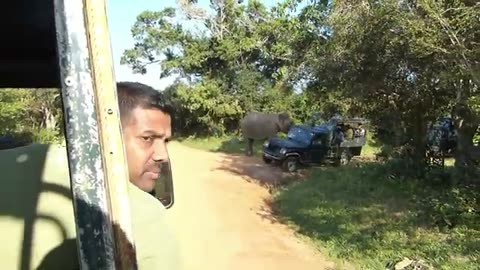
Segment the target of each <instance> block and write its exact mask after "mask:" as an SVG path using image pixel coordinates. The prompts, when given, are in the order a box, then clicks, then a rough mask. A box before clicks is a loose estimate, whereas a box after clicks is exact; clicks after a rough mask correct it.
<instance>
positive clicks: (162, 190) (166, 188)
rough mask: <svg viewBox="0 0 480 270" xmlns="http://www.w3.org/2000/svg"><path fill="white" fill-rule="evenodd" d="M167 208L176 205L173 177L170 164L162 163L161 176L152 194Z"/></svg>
mask: <svg viewBox="0 0 480 270" xmlns="http://www.w3.org/2000/svg"><path fill="white" fill-rule="evenodd" d="M151 195H153V196H154V197H155V198H157V199H158V200H159V201H160V202H161V203H162V204H163V205H164V206H165V208H167V209H168V208H170V207H172V205H173V203H174V192H173V176H172V167H171V165H170V162H164V163H162V167H161V172H160V176H159V178H158V180H157V182H156V183H155V189H154V191H153V192H152V193H151Z"/></svg>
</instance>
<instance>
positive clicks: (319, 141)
mask: <svg viewBox="0 0 480 270" xmlns="http://www.w3.org/2000/svg"><path fill="white" fill-rule="evenodd" d="M326 143H327V140H326V137H325V135H324V134H315V135H314V136H313V138H312V143H311V145H310V151H309V152H310V157H311V161H312V162H321V161H322V160H323V159H324V158H325V155H326V153H327V145H326Z"/></svg>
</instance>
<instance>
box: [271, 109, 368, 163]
mask: <svg viewBox="0 0 480 270" xmlns="http://www.w3.org/2000/svg"><path fill="white" fill-rule="evenodd" d="M366 122H367V121H366V120H364V119H362V118H353V119H349V120H346V121H344V120H341V119H340V120H339V119H332V120H330V121H329V122H327V123H324V124H320V125H314V126H308V125H295V126H293V127H292V128H290V130H289V132H288V134H287V137H286V138H278V137H274V138H271V139H269V140H268V141H266V142H265V143H264V145H263V161H264V162H265V163H267V164H270V163H272V162H275V163H279V164H281V166H282V168H283V169H284V170H285V171H287V172H294V171H296V170H297V169H298V167H299V165H308V164H321V163H333V164H335V165H337V166H339V165H345V164H347V163H349V162H350V160H351V159H352V158H353V157H355V156H360V154H361V152H362V147H363V146H364V145H365V143H366V136H367V132H366V128H365V127H363V125H364V124H366ZM345 133H349V134H350V136H345V135H344V134H345Z"/></svg>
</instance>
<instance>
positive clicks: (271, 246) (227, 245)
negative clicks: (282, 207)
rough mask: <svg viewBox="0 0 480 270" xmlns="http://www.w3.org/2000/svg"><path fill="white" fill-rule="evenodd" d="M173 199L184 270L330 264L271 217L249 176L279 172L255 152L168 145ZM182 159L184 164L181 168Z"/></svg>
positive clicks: (266, 177) (264, 194) (305, 268)
mask: <svg viewBox="0 0 480 270" xmlns="http://www.w3.org/2000/svg"><path fill="white" fill-rule="evenodd" d="M169 150H170V153H171V158H172V164H173V170H174V177H175V187H174V188H175V196H176V202H175V205H174V207H173V208H171V209H169V214H170V215H171V222H172V226H174V228H175V231H176V232H177V235H178V240H179V245H180V254H181V256H182V262H183V264H184V265H183V269H185V270H197V269H198V270H205V269H215V270H217V269H218V270H223V269H225V270H236V269H249V270H256V269H262V270H269V269H272V270H273V269H275V270H283V269H285V270H287V269H288V270H293V269H301V270H321V269H333V264H332V263H330V262H328V261H326V260H325V259H324V258H323V257H322V256H321V255H320V254H318V252H316V251H315V250H314V249H313V248H311V247H309V246H308V245H306V244H305V243H302V242H301V241H300V240H298V239H297V238H296V237H295V236H294V235H293V233H292V232H291V231H290V230H289V229H288V228H287V227H286V226H284V225H281V224H279V223H277V222H275V221H274V220H273V217H272V216H271V215H270V214H269V210H268V206H267V203H266V200H268V197H269V193H268V191H267V190H266V189H265V188H263V187H261V186H260V185H258V184H256V183H254V182H250V181H248V180H260V181H275V180H276V179H279V178H280V177H281V176H282V172H281V171H280V170H277V169H276V168H271V167H268V166H264V165H263V164H261V163H259V162H258V161H259V158H258V157H257V158H255V157H253V158H247V157H244V156H241V155H239V156H230V155H224V154H217V153H210V152H205V151H200V150H195V149H192V148H187V147H186V146H183V145H180V144H178V143H172V144H171V147H170V149H169ZM181 164H184V167H183V168H181Z"/></svg>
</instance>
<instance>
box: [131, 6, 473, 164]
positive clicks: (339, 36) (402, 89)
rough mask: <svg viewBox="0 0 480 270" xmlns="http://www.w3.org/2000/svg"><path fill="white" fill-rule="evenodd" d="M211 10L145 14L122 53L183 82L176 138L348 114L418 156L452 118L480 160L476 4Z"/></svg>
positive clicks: (467, 159) (140, 66) (465, 157)
mask: <svg viewBox="0 0 480 270" xmlns="http://www.w3.org/2000/svg"><path fill="white" fill-rule="evenodd" d="M210 2H211V9H210V10H202V9H201V8H200V7H198V6H196V1H179V3H180V4H181V5H179V6H180V8H174V7H171V8H166V9H164V10H161V11H145V12H143V13H141V14H140V15H138V17H137V21H136V23H135V25H134V26H133V27H132V35H133V38H134V39H135V41H136V44H135V46H134V48H132V49H129V50H126V51H125V53H124V55H123V57H122V63H123V64H128V65H129V66H130V67H131V68H132V69H133V70H134V71H135V72H139V73H145V72H147V70H148V66H149V65H152V64H156V65H160V66H161V68H162V74H160V76H161V77H165V76H171V75H173V76H176V77H177V78H178V80H177V82H176V84H174V85H173V86H171V87H170V88H169V89H168V93H170V96H172V98H173V99H174V100H175V101H177V102H178V107H179V108H181V109H180V111H181V114H180V116H179V121H180V122H177V124H178V126H177V131H179V132H182V133H189V134H191V133H207V134H209V135H212V134H223V133H229V132H234V131H236V130H237V129H238V121H239V119H241V117H242V116H243V115H244V114H245V112H248V111H288V112H289V113H290V114H291V115H292V116H293V117H294V118H295V119H296V120H297V121H301V122H304V121H307V120H308V119H309V118H310V117H311V116H312V113H313V112H320V114H321V115H322V117H323V118H328V117H330V116H331V115H332V114H334V113H340V114H344V115H347V116H365V117H368V118H370V119H371V120H372V123H373V126H374V127H375V128H377V130H378V131H382V132H379V134H378V135H379V139H381V140H382V141H383V142H384V143H387V144H389V145H393V146H400V145H405V144H408V145H410V146H412V148H413V149H414V151H413V152H412V156H413V157H416V158H421V157H423V156H424V153H425V147H424V146H425V137H426V136H425V134H426V131H427V126H428V123H429V122H432V121H435V119H437V118H438V117H440V116H443V115H450V116H452V117H454V118H455V122H456V124H457V126H458V127H459V130H460V149H461V151H459V153H458V158H457V159H458V160H459V161H461V163H462V164H463V165H471V164H472V161H471V160H472V155H473V154H471V153H468V151H470V150H468V151H467V150H466V149H472V147H473V144H472V138H473V136H474V134H475V130H476V128H477V127H478V126H479V124H480V117H479V106H480V103H479V99H478V95H479V90H478V84H479V76H480V75H479V68H478V66H479V64H478V59H479V58H480V49H479V48H480V46H478V41H479V40H480V20H479V19H478V18H479V16H480V5H479V4H478V3H476V1H466V0H465V1H459V0H443V1H433V0H420V1H397V0H386V1H366V0H365V1H354V2H352V1H345V0H337V1H300V0H287V1H283V2H282V3H279V4H278V5H276V6H273V7H271V8H267V7H266V6H265V5H264V4H262V3H261V1H234V0H215V1H213V0H212V1H210ZM188 25H190V26H191V25H193V26H194V27H187V26H188ZM382 134H383V135H384V136H381V135H382ZM459 164H460V163H459Z"/></svg>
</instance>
